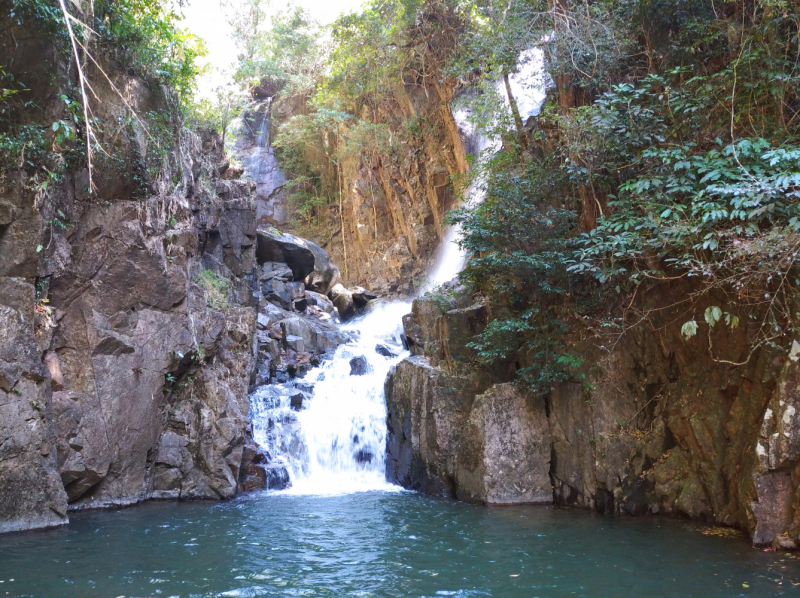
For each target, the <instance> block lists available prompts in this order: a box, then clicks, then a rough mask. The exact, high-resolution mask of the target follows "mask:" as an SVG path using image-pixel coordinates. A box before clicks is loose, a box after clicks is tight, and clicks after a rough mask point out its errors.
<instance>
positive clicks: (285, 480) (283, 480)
mask: <svg viewBox="0 0 800 598" xmlns="http://www.w3.org/2000/svg"><path fill="white" fill-rule="evenodd" d="M264 469H265V473H266V478H267V481H266V489H267V490H285V489H286V488H289V487H290V486H291V485H292V481H291V480H290V479H289V472H288V471H286V468H285V467H284V466H283V465H279V464H275V465H268V466H267V467H265V468H264Z"/></svg>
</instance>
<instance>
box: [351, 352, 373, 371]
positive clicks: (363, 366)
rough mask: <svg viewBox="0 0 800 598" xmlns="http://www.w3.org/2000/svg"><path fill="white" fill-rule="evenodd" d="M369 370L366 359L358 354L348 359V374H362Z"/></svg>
mask: <svg viewBox="0 0 800 598" xmlns="http://www.w3.org/2000/svg"><path fill="white" fill-rule="evenodd" d="M368 371H369V364H368V363H367V359H366V358H365V357H364V356H363V355H360V356H358V357H353V359H351V360H350V375H351V376H364V375H366V373H367V372H368Z"/></svg>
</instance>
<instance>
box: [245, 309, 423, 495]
mask: <svg viewBox="0 0 800 598" xmlns="http://www.w3.org/2000/svg"><path fill="white" fill-rule="evenodd" d="M409 310H410V304H409V303H403V302H392V303H380V302H377V301H376V302H375V304H374V305H373V306H372V308H371V309H370V310H369V312H368V313H367V314H365V315H364V316H361V317H360V318H359V319H357V320H355V321H353V322H351V323H348V324H346V325H344V326H343V327H342V328H343V329H344V330H346V331H350V332H351V333H352V334H353V336H354V341H353V342H351V343H348V344H346V345H342V346H340V347H338V348H337V349H336V352H335V354H334V356H333V358H332V359H330V360H327V361H325V362H323V363H322V365H321V366H320V367H318V368H315V369H313V370H312V371H311V372H309V373H308V374H307V375H306V376H305V377H303V378H301V379H299V380H297V381H291V382H287V383H285V384H280V385H275V384H273V385H266V386H262V387H260V388H258V389H257V390H256V391H255V392H254V393H253V394H252V395H251V397H250V404H251V409H252V421H253V436H254V438H255V440H256V442H257V443H258V444H259V445H260V446H261V447H262V448H264V449H266V451H267V453H268V455H269V457H271V458H273V459H275V460H277V461H278V462H279V463H280V464H281V465H282V466H284V467H286V469H287V471H288V473H289V477H290V479H291V482H292V486H291V488H290V489H289V490H288V492H292V493H297V494H340V493H346V492H356V491H362V490H379V489H380V490H388V489H396V487H394V486H392V485H391V484H388V483H387V482H386V474H385V472H386V464H385V450H386V406H385V403H384V396H383V382H384V380H385V379H386V375H387V374H388V373H389V369H390V368H391V367H392V366H394V365H395V364H397V363H398V362H400V361H401V360H402V359H404V358H405V357H407V356H408V352H407V351H405V350H404V349H403V344H402V341H401V339H400V333H401V325H400V322H401V318H402V316H403V315H404V314H406V313H408V312H409ZM351 364H352V365H351ZM362 372H363V373H362ZM357 374H360V375H357ZM293 397H294V399H295V408H293V407H292V399H293ZM298 397H300V398H301V400H302V401H303V402H307V405H305V404H304V405H303V406H302V408H300V409H299V410H297V402H298Z"/></svg>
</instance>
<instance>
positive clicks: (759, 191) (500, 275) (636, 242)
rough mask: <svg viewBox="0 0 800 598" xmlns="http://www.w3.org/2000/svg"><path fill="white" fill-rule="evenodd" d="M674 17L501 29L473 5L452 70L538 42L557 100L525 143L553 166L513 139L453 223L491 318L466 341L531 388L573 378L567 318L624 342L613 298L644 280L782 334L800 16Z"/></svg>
mask: <svg viewBox="0 0 800 598" xmlns="http://www.w3.org/2000/svg"><path fill="white" fill-rule="evenodd" d="M679 4H680V5H679ZM679 4H676V3H670V2H661V1H660V0H638V1H634V2H618V1H615V0H604V1H600V2H594V3H591V4H585V3H577V2H575V3H572V2H566V3H559V5H560V7H561V8H560V9H558V10H554V9H552V8H551V7H548V6H543V3H537V2H527V3H522V4H517V5H514V6H513V7H512V5H509V9H508V14H503V15H502V16H499V15H498V14H496V13H494V12H492V11H491V10H487V11H485V12H481V9H479V8H476V13H477V14H478V15H480V16H478V17H475V18H474V20H473V23H474V25H473V27H472V29H470V30H469V32H468V33H467V36H468V37H469V42H470V43H469V45H468V46H469V49H468V52H466V53H465V54H463V55H461V56H460V62H459V61H455V62H454V63H453V64H454V65H455V66H454V68H458V69H460V70H458V71H457V72H458V73H459V74H460V76H465V74H466V73H467V72H468V69H469V68H474V67H475V66H476V65H479V67H480V70H481V73H482V76H483V77H484V80H485V79H486V78H487V77H488V78H491V77H497V73H502V72H508V71H510V70H511V69H513V68H514V57H515V55H516V54H518V52H519V50H520V49H521V48H525V47H531V45H534V44H538V45H540V46H541V47H543V48H544V49H545V51H546V54H547V59H548V61H547V67H548V70H549V71H550V73H551V75H552V77H553V80H554V81H556V82H557V88H556V90H555V92H556V93H557V94H560V97H558V96H556V94H553V93H551V98H553V99H558V100H559V101H558V103H556V102H551V103H549V104H548V105H547V106H545V109H544V111H543V114H542V116H541V117H540V118H539V123H540V125H539V126H541V125H544V127H546V130H548V131H549V133H548V135H549V138H548V140H547V141H546V142H543V138H542V137H539V135H540V134H541V133H540V131H542V129H538V127H537V126H536V125H535V126H534V132H533V134H532V135H529V140H530V142H531V143H532V144H533V145H534V146H536V145H538V146H539V147H540V148H544V149H545V152H544V153H545V155H546V156H547V158H545V161H547V160H549V162H543V161H542V159H541V158H539V157H536V156H539V155H540V153H536V152H532V153H530V154H525V153H523V152H521V147H520V146H518V145H515V144H514V143H508V142H507V143H506V147H505V149H504V151H503V152H501V153H500V154H499V155H498V156H496V157H495V159H494V160H493V161H492V162H490V163H489V165H488V166H487V171H488V172H489V177H490V178H489V189H488V198H487V201H486V203H485V204H484V205H483V206H481V207H479V208H477V209H476V210H475V211H473V212H471V213H470V212H469V211H464V210H462V211H459V212H457V213H456V216H455V220H456V221H458V222H461V223H462V225H463V226H464V230H465V233H464V240H463V245H464V247H465V248H466V249H467V250H468V252H469V253H470V255H471V256H472V257H471V261H470V262H469V265H468V267H467V269H466V270H465V272H464V273H463V274H462V276H464V277H467V278H470V279H472V280H474V281H476V282H477V283H479V286H480V288H481V289H482V290H483V292H484V294H485V295H486V296H488V297H489V298H490V299H491V300H492V301H493V302H494V304H495V309H493V313H494V314H495V319H494V320H493V321H492V322H490V324H489V326H488V327H487V329H486V330H485V331H484V332H483V333H482V334H481V335H479V336H478V337H477V338H476V339H475V341H474V342H473V347H474V348H475V349H476V350H477V352H478V359H479V362H481V364H482V365H484V366H487V367H494V368H497V367H498V366H500V365H501V364H503V363H511V364H512V368H513V367H518V368H519V370H518V372H517V375H518V376H519V378H520V379H522V380H525V381H526V382H528V383H529V385H530V386H531V387H532V388H534V389H537V390H541V391H546V390H547V388H549V386H550V385H551V384H552V382H554V381H556V380H559V379H563V378H564V377H565V376H571V377H574V376H575V373H576V370H577V368H578V367H579V361H580V357H579V356H575V355H572V353H573V351H572V350H571V349H569V346H570V342H569V341H566V339H567V338H568V335H569V334H571V333H572V332H573V331H574V320H571V315H570V312H572V313H577V314H583V315H584V316H582V317H585V316H591V318H592V319H593V321H595V322H598V323H599V324H600V326H601V327H602V326H606V325H613V326H615V327H616V326H617V324H615V323H613V322H614V321H615V320H614V315H615V313H614V310H615V309H619V300H618V299H615V298H614V297H619V298H621V297H622V296H624V294H625V292H626V291H631V292H632V291H634V289H635V288H637V285H640V284H642V283H643V282H644V281H659V280H661V279H664V278H669V277H677V278H680V277H684V276H689V277H695V279H696V280H697V281H698V282H697V284H696V289H697V290H696V291H695V292H694V293H693V296H692V297H691V298H690V299H694V298H698V297H700V296H701V295H703V294H705V293H708V292H710V291H711V290H712V289H719V291H720V292H721V293H723V294H724V293H735V299H734V300H733V303H738V304H739V305H741V306H747V309H749V316H750V319H751V320H753V321H754V322H755V323H758V324H759V325H758V326H756V327H755V328H753V330H755V329H757V330H758V333H757V334H756V335H755V336H753V334H752V333H749V334H750V338H751V339H752V341H753V343H754V345H756V346H757V345H758V344H761V343H765V342H766V343H773V342H777V341H776V339H779V338H781V336H782V335H784V334H785V331H786V330H787V326H790V325H791V315H790V313H789V305H790V300H789V297H790V292H791V291H790V288H789V286H790V285H789V284H788V282H787V280H788V279H790V278H792V279H794V278H797V279H798V280H800V276H798V274H797V268H796V266H795V261H796V258H797V251H798V248H799V247H800V234H798V233H799V232H800V208H798V206H800V202H799V201H798V199H799V198H800V135H799V133H800V128H798V125H800V93H799V92H798V89H800V79H799V77H800V64H798V62H797V56H798V55H800V47H798V24H800V8H798V5H797V4H796V3H792V2H786V1H782V0H776V1H772V0H770V1H756V2H753V3H751V4H748V5H747V7H744V5H742V4H741V3H737V2H732V1H731V2H722V3H721V4H719V3H718V4H717V5H716V6H714V5H712V3H711V2H710V1H709V2H706V1H704V0H697V1H694V2H688V3H679ZM489 29H491V30H492V32H493V36H489V35H487V33H486V31H488V30H489ZM545 35H547V36H548V39H547V42H546V43H542V39H543V38H544V36H545ZM487 74H488V75H487ZM484 88H485V86H484ZM554 96H556V97H554ZM484 97H485V98H487V101H486V103H487V107H486V108H485V109H484V108H481V109H480V110H478V111H476V118H477V119H478V121H479V124H482V125H483V126H484V128H490V127H491V126H495V127H497V128H496V130H499V132H500V133H503V132H504V130H505V131H507V130H508V128H509V125H508V121H507V120H506V121H505V122H503V121H502V119H498V115H497V109H496V108H495V111H494V113H493V112H492V102H494V105H495V106H497V105H498V101H497V100H491V99H490V95H485V96H484ZM501 116H502V115H501ZM537 129H538V130H537ZM554 132H556V134H554ZM506 139H507V138H506ZM523 163H524V164H526V165H525V166H523V165H522V164H523ZM545 163H547V166H546V167H545V166H544V164H545ZM537 164H538V166H537ZM537 168H539V169H544V170H543V172H547V176H543V175H542V174H536V169H537ZM523 170H524V171H525V174H524V175H520V174H519V173H521V172H523ZM526 179H527V180H528V181H531V182H533V184H527V185H526V183H525V180H526ZM503 180H508V181H513V183H511V184H510V185H505V186H504V185H503V184H502V181H503ZM498 182H500V183H498ZM515 194H520V197H519V198H516V199H514V196H515ZM587 206H588V207H587ZM498 207H500V209H499V210H498ZM593 212H594V216H593V215H592V213H593ZM555 213H561V214H562V218H561V219H560V221H559V222H560V223H559V224H558V225H557V226H556V225H553V226H551V227H549V228H546V229H544V230H542V229H541V228H540V227H538V226H536V224H535V223H537V222H538V221H537V218H544V219H545V220H544V221H547V219H548V218H549V219H551V221H552V222H556V221H557V219H556V218H554V217H552V216H551V214H555ZM594 218H596V226H595V224H594V222H595V220H594ZM519 223H524V225H520V224H519ZM576 223H581V225H582V226H581V227H576V226H575V224H576ZM581 228H582V229H583V230H581ZM587 229H588V230H587ZM592 279H594V282H592ZM631 295H633V297H632V299H633V298H635V294H633V293H631ZM609 297H611V298H612V299H611V300H610V301H609V300H608V298H609ZM632 299H631V301H632ZM626 302H627V301H626ZM615 306H617V307H616V308H615ZM599 314H605V315H604V316H600V315H599ZM698 315H702V319H701V320H700V321H701V322H703V321H704V322H705V324H707V325H708V330H709V332H710V330H711V329H712V328H714V326H715V325H717V324H718V323H719V322H724V324H725V326H726V327H728V328H730V329H733V328H736V327H737V326H738V324H739V316H738V315H736V314H734V313H731V312H727V311H724V310H723V309H722V308H721V307H716V306H712V307H709V308H708V309H706V310H705V312H704V313H702V314H698ZM699 327H700V325H699V324H698V321H697V319H694V318H693V319H691V320H689V321H687V322H685V323H684V324H683V326H682V328H681V333H682V335H683V336H684V337H685V338H687V339H690V338H691V337H693V336H695V335H696V334H697V332H698V330H699ZM573 358H575V359H573Z"/></svg>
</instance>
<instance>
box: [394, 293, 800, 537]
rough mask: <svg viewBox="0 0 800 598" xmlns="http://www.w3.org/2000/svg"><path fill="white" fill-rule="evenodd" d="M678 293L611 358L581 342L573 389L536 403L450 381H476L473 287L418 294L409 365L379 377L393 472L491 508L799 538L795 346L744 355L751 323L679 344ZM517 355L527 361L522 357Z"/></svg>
mask: <svg viewBox="0 0 800 598" xmlns="http://www.w3.org/2000/svg"><path fill="white" fill-rule="evenodd" d="M686 292H687V291H686V289H685V288H683V287H676V288H674V289H671V290H670V292H667V293H664V292H662V293H661V294H660V295H659V296H658V300H657V301H656V300H654V299H648V301H649V302H650V303H649V304H648V306H649V308H650V309H653V307H658V306H659V305H660V302H663V304H664V308H663V309H661V310H660V311H655V310H654V312H655V313H657V314H658V318H659V320H658V321H657V322H655V323H654V326H655V329H656V330H657V331H658V332H657V333H656V334H653V333H652V331H651V330H650V329H645V328H644V327H634V328H632V329H631V330H629V331H628V332H627V334H626V335H624V336H623V337H622V338H620V339H617V341H616V343H615V345H614V348H613V350H611V351H608V350H606V349H604V348H603V347H601V346H599V345H600V342H595V341H592V342H588V343H587V342H583V343H582V344H581V345H580V349H581V351H582V353H581V354H582V356H583V358H584V362H585V363H589V364H592V367H591V368H587V369H586V370H585V371H584V376H585V378H584V380H583V382H582V383H578V382H564V383H559V384H556V385H555V386H554V388H553V390H552V391H551V392H550V393H549V394H548V396H547V397H546V401H544V402H543V403H542V404H540V405H535V404H534V403H528V402H526V400H523V399H522V398H521V397H523V396H524V395H525V393H524V392H523V391H521V390H520V389H518V388H514V387H513V386H509V385H507V384H499V385H497V384H495V385H494V386H493V385H492V383H493V380H492V378H490V377H489V376H488V375H487V376H486V377H485V379H484V380H482V381H481V383H479V384H477V385H474V386H470V385H463V384H462V385H461V386H459V383H463V381H464V380H465V378H464V377H463V374H464V373H469V376H472V377H474V376H476V374H475V373H474V372H473V371H472V368H471V367H470V365H469V364H470V363H471V357H470V353H469V351H470V349H469V347H468V346H467V344H466V342H467V341H468V340H469V338H470V337H471V336H472V335H474V334H475V333H477V332H480V330H482V329H483V326H485V325H486V322H487V321H488V317H487V316H488V314H487V313H486V311H485V309H484V308H483V306H482V305H481V304H474V305H469V304H470V303H471V299H470V295H469V293H467V292H465V291H464V290H462V291H459V292H458V293H454V294H448V293H445V294H444V295H441V296H439V295H436V296H433V295H428V296H426V297H424V298H422V299H419V300H417V301H415V303H414V305H413V309H412V313H411V314H409V315H408V316H406V317H405V319H404V328H405V333H406V336H407V342H408V344H409V346H410V348H411V350H412V352H413V353H415V355H416V356H415V357H412V358H410V359H407V360H405V361H403V362H401V363H400V364H399V365H398V366H397V367H396V369H395V370H394V371H393V372H391V373H390V376H389V379H388V380H387V404H388V406H389V429H390V435H389V441H388V444H387V451H388V454H389V457H390V458H389V462H388V465H387V470H388V473H389V476H390V478H391V479H393V480H396V481H397V482H398V483H401V484H402V485H404V486H406V487H413V488H418V489H420V490H422V491H426V492H431V493H433V494H450V495H452V494H455V495H457V496H459V497H461V498H464V499H466V500H475V501H480V502H487V503H491V502H516V501H521V502H537V501H539V500H546V497H547V495H548V493H549V494H550V496H551V498H550V500H552V501H553V502H555V503H557V504H564V505H571V506H577V507H582V508H586V509H592V510H596V511H598V512H601V513H613V514H629V515H642V514H646V513H652V514H668V515H675V516H683V517H688V518H691V519H698V520H704V521H710V522H715V523H717V524H722V525H729V526H736V527H740V528H742V529H745V530H748V531H749V532H750V534H751V535H752V538H753V543H754V544H756V545H759V546H762V545H770V544H773V543H777V545H779V546H780V547H787V546H789V545H790V544H791V543H798V540H800V502H798V498H797V496H799V495H798V488H799V487H800V462H799V461H798V459H800V449H798V446H800V444H798V443H799V442H800V441H798V438H797V436H798V433H797V429H796V428H797V426H796V412H797V410H798V409H800V405H798V398H797V396H796V395H797V387H798V384H800V378H798V376H800V373H799V372H800V370H798V363H800V344H798V343H797V342H795V344H794V345H792V350H791V351H790V352H789V354H788V356H785V355H784V354H783V353H782V352H781V350H780V349H778V348H767V347H761V348H756V349H753V348H751V346H750V343H749V342H748V336H747V331H746V330H743V329H740V328H730V327H727V328H725V327H718V328H717V329H714V330H712V331H711V332H710V337H711V341H712V345H711V346H712V347H714V351H715V353H714V354H711V353H710V351H709V345H708V343H707V342H705V343H704V342H701V341H700V340H699V339H692V340H686V339H684V338H682V337H681V335H680V330H679V326H675V322H680V321H682V320H681V317H683V318H684V319H685V312H682V311H680V309H681V308H678V307H676V306H675V304H676V302H675V300H674V297H675V296H676V295H680V296H684V295H685V293H686ZM708 300H709V301H710V300H711V299H708ZM705 307H706V305H699V306H695V309H696V310H699V311H700V312H702V311H703V309H705ZM726 309H730V310H731V312H732V313H734V312H733V310H734V309H735V307H734V306H726ZM659 325H660V326H661V327H660V328H659ZM581 337H583V338H586V337H590V335H589V334H588V332H587V331H583V332H582V333H581V332H580V331H579V332H577V333H576V336H575V339H578V338H581ZM590 338H591V337H590ZM594 338H595V339H599V338H600V337H599V336H597V337H594ZM570 342H576V343H577V341H570ZM576 346H577V345H576ZM519 361H520V363H519V364H518V365H517V367H519V366H520V365H521V366H524V365H525V356H521V357H519ZM459 374H462V375H459ZM494 375H495V376H496V377H497V378H499V379H500V380H502V379H503V377H504V376H508V372H495V374H494ZM442 389H447V391H446V392H443V390H442ZM445 396H446V397H447V399H446V400H445V399H444V397H445ZM501 396H502V397H504V400H503V401H500V400H499V399H497V397H501ZM537 451H538V452H537ZM514 468H516V471H514V472H513V473H512V470H513V469H514ZM537 468H539V469H537ZM541 468H545V469H546V471H547V474H548V475H549V480H548V481H547V482H544V477H543V475H542V469H541ZM431 480H433V481H431ZM528 480H538V481H539V482H540V483H539V485H538V486H537V485H536V484H535V483H533V482H528ZM542 482H544V483H542ZM443 488H444V489H445V490H444V491H443ZM530 488H537V490H536V491H535V492H533V493H532V492H530V491H529V489H530Z"/></svg>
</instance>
